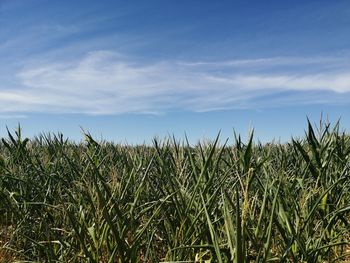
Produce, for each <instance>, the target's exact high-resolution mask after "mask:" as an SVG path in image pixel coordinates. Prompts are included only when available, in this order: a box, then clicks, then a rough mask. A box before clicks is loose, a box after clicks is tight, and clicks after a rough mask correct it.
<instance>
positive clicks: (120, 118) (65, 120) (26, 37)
mask: <svg viewBox="0 0 350 263" xmlns="http://www.w3.org/2000/svg"><path fill="white" fill-rule="evenodd" d="M349 109H350V2H349V1H347V0H344V1H342V0H338V1H326V0H317V1H312V0H309V1H298V0H297V1H272V0H267V1H257V0H256V1H233V0H231V1H226V0H222V1H211V0H201V1H199V0H186V1H184V0H176V1H171V0H149V1H120V0H114V1H109V0H104V1H102V0H101V1H92V0H91V1H90V0H75V1H70V0H69V1H68V0H60V1H58V0H57V1H55V0H0V136H6V133H7V131H6V127H8V128H9V130H11V131H13V130H14V129H15V128H16V127H17V125H18V124H21V126H22V128H23V133H24V135H25V136H28V137H33V136H35V135H38V134H40V133H47V132H54V133H57V132H62V133H63V134H64V135H65V136H66V137H68V138H70V139H72V140H77V141H79V140H81V139H82V138H83V136H82V131H83V130H85V131H89V132H90V133H91V134H92V135H94V136H95V137H96V138H99V139H104V140H111V141H114V142H118V143H119V142H122V143H128V144H139V143H143V142H146V143H148V142H151V141H152V138H154V137H159V138H164V137H166V136H168V135H173V134H174V135H175V136H176V137H177V138H179V139H181V138H184V136H185V134H186V135H187V137H188V138H189V139H190V140H191V141H193V142H196V141H198V140H201V139H203V138H208V139H212V138H214V137H215V136H216V134H218V132H219V131H220V132H221V137H222V138H226V137H230V138H232V135H233V131H234V130H235V131H236V132H238V133H241V134H242V136H246V135H248V133H249V131H251V130H252V129H254V132H255V136H256V138H257V139H258V140H260V141H262V142H269V141H272V140H278V141H287V140H289V139H290V138H291V136H295V137H299V136H303V134H304V130H305V128H306V127H307V125H306V124H307V122H306V120H307V117H309V118H310V119H311V121H312V122H315V123H318V122H319V120H320V117H321V115H323V117H325V118H328V119H329V120H331V121H332V122H335V121H337V120H338V119H340V120H341V127H342V128H343V129H345V130H349V129H350V114H349V112H350V111H349Z"/></svg>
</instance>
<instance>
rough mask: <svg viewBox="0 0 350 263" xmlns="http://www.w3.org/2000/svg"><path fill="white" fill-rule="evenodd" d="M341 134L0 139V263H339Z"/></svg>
mask: <svg viewBox="0 0 350 263" xmlns="http://www.w3.org/2000/svg"><path fill="white" fill-rule="evenodd" d="M349 165H350V137H349V136H348V135H346V134H345V133H343V132H341V131H340V129H339V125H338V124H336V125H335V126H333V127H331V126H330V125H329V124H324V123H321V124H320V127H317V128H315V127H312V126H311V125H310V123H309V126H308V131H307V132H306V136H305V138H303V139H295V140H292V141H291V142H290V143H286V144H278V143H275V144H266V145H262V144H260V143H254V142H253V136H251V137H250V139H249V140H248V142H247V143H243V142H242V140H241V138H240V137H239V136H235V142H234V143H233V145H232V146H229V145H220V143H219V138H216V140H215V141H213V142H206V143H201V144H198V145H196V146H195V147H191V146H189V144H188V143H187V142H186V140H185V141H183V142H178V141H176V139H175V138H169V139H168V140H165V141H163V142H160V141H158V140H154V143H153V146H152V147H148V146H137V147H136V146H135V147H130V146H121V145H114V144H111V143H108V142H96V141H95V140H94V139H93V138H92V137H91V136H90V135H89V134H86V135H85V141H84V143H81V144H76V143H72V142H69V141H68V140H66V139H64V138H63V136H62V135H41V136H39V137H37V138H34V139H32V140H28V139H23V138H22V137H21V130H20V128H19V129H18V131H17V132H16V133H15V134H11V133H9V134H8V138H6V139H2V142H1V143H0V214H1V218H0V261H1V262H20V261H22V262H237V263H238V262H239V263H245V262H308V263H312V262H342V261H344V262H349V261H348V260H350V257H349V254H350V250H349V248H350V246H349V244H350V243H349V240H350V225H349V224H350V174H349V172H350V169H349Z"/></svg>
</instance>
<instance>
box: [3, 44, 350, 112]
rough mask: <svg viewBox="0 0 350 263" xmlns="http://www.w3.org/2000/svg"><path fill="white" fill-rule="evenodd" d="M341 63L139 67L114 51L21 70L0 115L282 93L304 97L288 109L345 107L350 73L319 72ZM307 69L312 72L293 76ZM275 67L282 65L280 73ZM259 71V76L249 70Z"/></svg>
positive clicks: (183, 105) (156, 106) (218, 104)
mask: <svg viewBox="0 0 350 263" xmlns="http://www.w3.org/2000/svg"><path fill="white" fill-rule="evenodd" d="M339 61H343V60H342V59H339V58H264V59H256V60H237V61H234V60H231V61H219V62H191V61H187V62H186V61H185V62H183V61H182V62H179V61H160V62H156V63H145V62H142V63H141V62H139V61H135V60H131V59H128V58H127V57H125V56H122V55H120V54H118V53H114V52H108V51H97V52H91V53H89V54H87V55H86V56H84V57H82V58H80V59H76V60H68V61H63V62H59V63H58V62H56V63H45V64H42V63H41V64H40V65H33V64H32V63H31V64H30V67H29V66H27V67H24V68H23V69H22V70H21V71H20V72H18V73H17V75H16V78H17V80H18V86H12V87H11V88H8V87H1V84H0V113H1V112H2V113H4V112H56V113H57V112H58V113H85V114H121V113H130V112H135V113H144V112H146V113H150V112H152V113H161V112H166V111H169V110H180V109H186V110H192V111H208V110H217V109H228V108H242V107H245V108H246V107H249V108H251V107H255V105H259V107H269V106H270V102H271V101H276V100H278V99H276V94H282V95H280V98H281V101H284V98H283V92H299V93H300V94H304V95H305V96H306V97H305V96H300V97H299V98H298V97H296V96H294V97H293V103H305V101H307V102H308V103H318V102H319V101H322V103H327V102H329V103H332V102H334V100H335V99H336V98H337V97H339V94H342V97H343V98H344V97H347V98H348V99H349V100H348V101H350V96H349V92H350V71H349V70H348V71H346V70H339V69H337V70H332V71H325V70H324V69H323V66H324V65H325V64H327V65H329V64H334V65H335V66H336V65H338V64H339V63H340V62H339ZM247 65H248V66H249V69H250V70H247V69H246V67H247ZM309 65H312V66H311V68H312V69H313V70H312V71H310V70H305V72H304V71H303V70H297V68H299V67H301V68H303V67H305V66H309ZM280 66H286V67H285V68H284V69H282V70H281V69H278V67H280ZM291 66H295V67H292V68H291ZM218 67H219V68H218ZM257 67H259V71H258V72H254V68H257ZM271 67H276V68H277V70H275V69H273V68H271ZM252 69H253V70H252ZM313 91H317V92H318V93H319V94H318V96H317V99H316V98H314V97H313V95H312V94H311V95H310V92H313ZM308 92H309V93H308ZM322 93H324V97H322V95H320V94H322ZM330 94H331V96H330ZM333 95H334V96H333ZM332 96H333V97H332ZM272 97H273V98H272ZM261 98H263V101H262V99H261Z"/></svg>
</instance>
